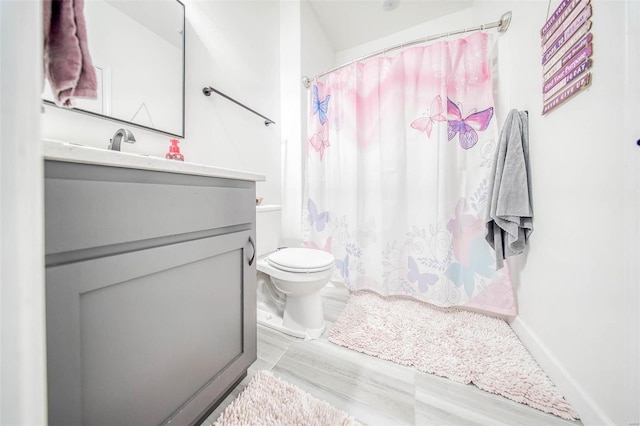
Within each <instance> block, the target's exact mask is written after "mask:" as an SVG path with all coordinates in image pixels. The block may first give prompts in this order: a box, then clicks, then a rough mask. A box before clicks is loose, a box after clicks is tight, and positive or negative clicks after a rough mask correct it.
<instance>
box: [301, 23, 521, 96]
mask: <svg viewBox="0 0 640 426" xmlns="http://www.w3.org/2000/svg"><path fill="white" fill-rule="evenodd" d="M510 23H511V11H509V12H506V13H504V14H503V15H502V16H501V17H500V20H499V21H497V22H491V23H489V24H482V25H478V26H476V27H471V28H464V29H461V30H456V31H449V32H446V33H441V34H434V35H430V36H427V37H423V38H421V39H417V40H412V41H409V42H406V43H402V44H398V45H395V46H392V47H388V48H386V49H383V50H378V51H377V52H373V53H369V54H368V55H365V56H362V57H361V58H358V59H356V60H353V61H351V62H347V63H346V64H342V65H340V66H338V67H335V68H332V69H330V70H328V71H325V72H323V73H320V74H317V75H315V76H314V77H313V78H309V77H307V76H306V75H305V76H304V77H302V84H303V85H304V87H306V88H307V89H308V88H309V87H311V82H312V81H313V80H315V79H316V78H320V77H324V76H325V75H327V74H331V73H332V72H336V71H338V70H340V69H342V68H345V67H348V66H349V65H351V64H354V63H356V62H358V61H364V60H365V59H369V58H373V57H375V56H379V55H384V54H385V53H387V52H389V51H392V50H397V49H402V48H404V47H407V46H413V45H414V44H420V43H426V42H429V41H433V40H437V39H439V38H445V37H449V36H452V35H456V34H463V33H468V32H472V31H482V30H488V29H490V28H497V29H498V32H499V33H504V32H506V31H507V29H509V24H510Z"/></svg>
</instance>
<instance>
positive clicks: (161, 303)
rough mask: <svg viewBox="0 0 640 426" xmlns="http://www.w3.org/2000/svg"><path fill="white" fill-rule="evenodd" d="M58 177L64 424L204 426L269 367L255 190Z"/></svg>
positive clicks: (53, 227)
mask: <svg viewBox="0 0 640 426" xmlns="http://www.w3.org/2000/svg"><path fill="white" fill-rule="evenodd" d="M45 178H46V180H45V216H46V224H45V226H46V264H47V268H46V299H47V300H46V307H47V361H48V364H47V370H48V391H49V421H50V424H51V425H65V426H66V425H151V424H167V423H169V422H170V423H171V425H174V424H179V425H180V424H191V423H194V422H196V421H197V420H198V419H200V418H201V417H202V416H203V415H206V413H207V411H208V410H209V409H210V408H212V406H213V405H214V404H215V403H216V402H218V400H219V399H220V397H222V396H223V395H224V394H225V393H226V392H227V391H228V390H230V389H231V387H232V386H233V385H234V384H235V383H236V382H237V381H239V380H241V379H242V377H244V375H245V374H246V370H247V368H248V367H249V366H250V365H251V364H252V363H253V361H254V360H255V358H256V320H255V312H256V310H255V309H256V307H255V303H256V302H255V294H256V292H255V262H254V260H255V259H254V257H255V249H254V244H253V241H254V240H255V201H254V199H255V182H252V181H242V180H233V179H220V178H212V177H204V176H189V175H182V174H175V173H163V172H154V171H142V170H135V169H125V168H116V167H106V166H97V165H86V164H74V163H65V162H58V161H47V162H46V163H45Z"/></svg>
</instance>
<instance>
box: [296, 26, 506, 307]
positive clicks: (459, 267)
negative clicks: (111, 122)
mask: <svg viewBox="0 0 640 426" xmlns="http://www.w3.org/2000/svg"><path fill="white" fill-rule="evenodd" d="M309 98H310V105H309V114H308V126H307V128H308V139H307V156H306V177H305V184H304V196H303V203H304V205H303V218H302V223H303V238H304V245H305V246H306V247H310V248H316V249H320V250H325V251H328V252H330V253H332V254H333V255H334V256H335V258H336V261H335V263H336V272H335V274H334V279H335V280H338V281H341V282H343V283H344V285H345V286H346V287H347V288H348V289H350V290H352V291H356V290H365V289H366V290H371V291H375V292H377V293H379V294H382V295H402V296H409V297H412V298H415V299H418V300H422V301H425V302H428V303H431V304H434V305H437V306H465V307H468V308H472V309H476V310H481V311H485V312H493V313H498V314H503V315H515V314H516V306H515V300H514V296H513V291H512V287H511V282H510V277H509V270H508V265H505V268H504V269H501V270H500V271H496V270H495V253H494V251H493V250H492V249H491V247H490V246H489V245H488V244H487V242H486V240H485V232H486V228H485V220H484V218H485V209H486V205H487V188H488V183H489V179H490V176H489V175H490V172H491V165H492V164H491V163H492V161H493V154H494V150H495V146H496V141H497V137H498V134H497V131H498V130H497V127H498V126H497V123H496V118H495V114H494V107H493V106H494V103H493V96H492V74H491V66H490V62H489V40H488V35H487V34H486V33H475V34H473V35H471V36H468V37H465V38H460V39H457V40H452V41H446V42H439V43H435V44H432V45H429V46H421V47H414V48H411V49H406V50H403V51H401V52H400V53H399V54H397V55H396V56H394V57H393V58H390V57H377V58H374V59H370V60H368V61H366V62H356V63H354V64H352V65H350V66H349V67H347V68H344V69H342V70H340V71H337V72H334V73H332V74H330V75H329V76H328V77H326V80H325V81H324V82H321V81H318V80H315V81H314V82H313V85H312V87H311V90H310V97H309Z"/></svg>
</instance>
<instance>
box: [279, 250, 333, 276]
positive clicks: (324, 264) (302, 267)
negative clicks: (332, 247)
mask: <svg viewBox="0 0 640 426" xmlns="http://www.w3.org/2000/svg"><path fill="white" fill-rule="evenodd" d="M267 261H268V262H269V264H270V265H271V266H273V267H274V268H277V269H280V270H283V271H289V272H320V271H326V270H327V269H329V268H331V267H332V266H333V262H334V258H333V255H332V254H331V253H327V252H324V251H322V250H314V249H307V248H286V249H282V250H278V251H277V252H275V253H273V254H272V255H270V256H269V257H268V258H267Z"/></svg>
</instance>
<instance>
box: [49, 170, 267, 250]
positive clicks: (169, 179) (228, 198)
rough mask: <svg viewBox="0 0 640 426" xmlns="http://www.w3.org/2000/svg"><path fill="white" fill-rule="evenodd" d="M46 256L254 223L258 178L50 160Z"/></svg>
mask: <svg viewBox="0 0 640 426" xmlns="http://www.w3.org/2000/svg"><path fill="white" fill-rule="evenodd" d="M45 173H46V174H45V177H46V180H45V209H46V212H47V214H46V223H45V226H46V244H45V251H46V254H47V255H50V254H56V253H65V252H71V251H76V250H83V249H87V248H94V247H103V246H110V245H116V244H123V243H128V242H133V241H144V240H149V239H153V238H161V237H166V236H175V235H180V234H187V233H194V232H202V231H207V230H212V229H215V228H224V227H231V226H237V225H243V224H246V225H247V226H246V228H247V229H249V228H251V227H252V224H253V223H254V222H255V183H254V182H247V181H235V180H229V179H219V178H207V177H202V176H186V175H176V174H171V173H162V172H152V171H140V170H132V169H121V168H115V167H104V166H90V165H84V164H71V163H59V162H49V161H48V162H46V168H45Z"/></svg>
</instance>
